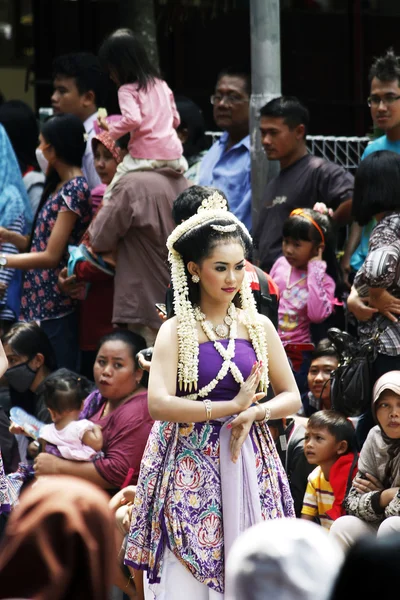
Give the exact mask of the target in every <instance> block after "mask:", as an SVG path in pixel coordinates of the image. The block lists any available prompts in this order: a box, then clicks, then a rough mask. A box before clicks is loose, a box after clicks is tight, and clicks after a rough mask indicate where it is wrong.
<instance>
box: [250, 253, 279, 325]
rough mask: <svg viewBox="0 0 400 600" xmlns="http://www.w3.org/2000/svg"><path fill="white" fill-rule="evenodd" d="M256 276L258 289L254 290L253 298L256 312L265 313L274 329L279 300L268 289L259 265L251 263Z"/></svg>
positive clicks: (265, 277)
mask: <svg viewBox="0 0 400 600" xmlns="http://www.w3.org/2000/svg"><path fill="white" fill-rule="evenodd" d="M253 267H254V269H255V271H256V273H257V277H258V282H259V284H260V291H259V292H258V291H254V292H253V293H254V298H255V300H256V304H257V309H258V312H259V313H260V314H261V315H265V316H266V317H268V318H269V319H270V320H271V321H272V323H273V324H274V326H275V329H277V328H278V305H279V300H278V297H277V296H276V295H275V294H271V292H270V291H269V283H268V278H267V276H266V274H265V273H264V271H263V270H262V269H260V267H256V266H255V265H253Z"/></svg>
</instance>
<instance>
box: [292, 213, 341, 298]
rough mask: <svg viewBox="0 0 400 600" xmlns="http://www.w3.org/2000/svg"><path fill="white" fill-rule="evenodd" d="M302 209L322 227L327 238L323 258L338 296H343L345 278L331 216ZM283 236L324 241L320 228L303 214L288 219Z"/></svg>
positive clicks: (315, 241)
mask: <svg viewBox="0 0 400 600" xmlns="http://www.w3.org/2000/svg"><path fill="white" fill-rule="evenodd" d="M302 210H303V211H304V213H305V214H307V215H309V216H310V217H311V218H312V219H313V220H314V221H315V222H316V223H317V225H319V227H320V228H321V229H322V232H323V234H324V238H325V248H324V251H323V254H322V258H323V260H325V261H326V272H327V273H328V275H330V276H331V277H332V279H333V280H334V281H335V282H336V293H337V295H338V296H341V295H342V293H343V278H342V275H341V270H340V267H339V263H338V259H337V256H336V252H335V242H334V239H333V231H332V225H331V222H330V218H329V217H328V216H327V215H323V214H322V213H320V212H318V211H316V210H312V209H311V208H303V209H302ZM282 237H283V238H292V239H294V240H303V241H305V242H313V243H314V244H316V245H319V244H321V243H322V238H321V234H320V232H319V231H318V229H317V228H316V227H315V225H313V224H312V223H311V222H310V221H309V220H308V219H306V218H304V217H302V216H301V215H293V216H291V217H288V218H287V219H286V221H285V222H284V224H283V228H282Z"/></svg>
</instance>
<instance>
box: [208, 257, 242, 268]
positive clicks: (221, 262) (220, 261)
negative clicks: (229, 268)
mask: <svg viewBox="0 0 400 600" xmlns="http://www.w3.org/2000/svg"><path fill="white" fill-rule="evenodd" d="M243 263H244V258H243V259H242V260H239V262H237V263H236V265H235V267H237V266H238V265H241V264H243ZM228 264H229V263H227V262H223V261H222V260H217V261H216V262H215V263H214V265H224V266H226V265H228Z"/></svg>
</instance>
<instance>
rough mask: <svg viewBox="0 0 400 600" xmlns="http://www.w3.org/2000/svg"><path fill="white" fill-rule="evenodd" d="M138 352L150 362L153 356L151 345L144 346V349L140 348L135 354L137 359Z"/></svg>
mask: <svg viewBox="0 0 400 600" xmlns="http://www.w3.org/2000/svg"><path fill="white" fill-rule="evenodd" d="M139 354H141V355H142V356H143V358H144V359H145V360H148V361H149V362H150V361H151V359H152V356H153V346H150V347H149V348H145V349H144V350H140V352H138V353H137V354H136V360H137V361H138V360H139Z"/></svg>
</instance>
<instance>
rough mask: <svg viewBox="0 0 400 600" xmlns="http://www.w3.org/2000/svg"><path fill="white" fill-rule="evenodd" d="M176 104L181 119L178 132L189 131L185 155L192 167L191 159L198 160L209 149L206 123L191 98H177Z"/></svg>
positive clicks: (199, 109) (184, 149) (184, 147)
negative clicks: (201, 153) (199, 155)
mask: <svg viewBox="0 0 400 600" xmlns="http://www.w3.org/2000/svg"><path fill="white" fill-rule="evenodd" d="M175 103H176V108H177V110H178V113H179V117H180V119H181V122H180V124H179V126H178V129H177V131H178V132H179V131H180V130H183V129H186V130H187V140H186V141H185V142H184V143H183V154H184V156H185V158H186V160H187V161H188V164H189V167H190V166H191V165H192V164H193V160H191V159H194V160H197V156H198V154H199V153H200V152H202V151H203V150H205V149H206V147H207V138H206V135H205V131H206V123H205V120H204V116H203V113H202V110H201V108H200V107H199V106H197V104H196V103H195V102H193V100H191V99H190V98H186V96H175Z"/></svg>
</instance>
